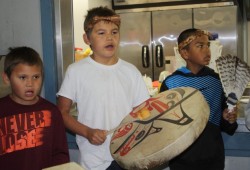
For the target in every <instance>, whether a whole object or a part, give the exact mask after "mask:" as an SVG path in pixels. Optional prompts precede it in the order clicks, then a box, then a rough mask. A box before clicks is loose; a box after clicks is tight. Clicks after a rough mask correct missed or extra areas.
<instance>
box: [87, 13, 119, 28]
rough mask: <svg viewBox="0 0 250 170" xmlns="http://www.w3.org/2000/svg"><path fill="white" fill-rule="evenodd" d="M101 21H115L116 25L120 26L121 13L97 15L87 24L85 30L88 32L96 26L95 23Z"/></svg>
mask: <svg viewBox="0 0 250 170" xmlns="http://www.w3.org/2000/svg"><path fill="white" fill-rule="evenodd" d="M100 21H104V22H113V23H114V24H115V25H117V26H118V27H120V24H121V18H120V16H119V15H113V16H106V17H103V16H95V17H94V18H93V19H92V20H91V21H90V22H89V24H88V25H87V28H86V29H85V32H87V31H88V30H90V29H92V28H93V27H94V25H95V24H96V23H98V22H100Z"/></svg>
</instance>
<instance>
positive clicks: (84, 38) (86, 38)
mask: <svg viewBox="0 0 250 170" xmlns="http://www.w3.org/2000/svg"><path fill="white" fill-rule="evenodd" d="M83 40H84V42H85V43H86V44H87V45H91V43H90V41H89V38H88V36H87V34H86V33H85V34H83Z"/></svg>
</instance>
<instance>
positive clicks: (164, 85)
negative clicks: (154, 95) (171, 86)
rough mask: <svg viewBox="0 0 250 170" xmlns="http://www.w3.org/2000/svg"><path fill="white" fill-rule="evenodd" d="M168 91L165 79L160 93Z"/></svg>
mask: <svg viewBox="0 0 250 170" xmlns="http://www.w3.org/2000/svg"><path fill="white" fill-rule="evenodd" d="M166 90H168V87H167V85H166V79H165V80H164V81H163V82H162V84H161V88H160V92H163V91H166Z"/></svg>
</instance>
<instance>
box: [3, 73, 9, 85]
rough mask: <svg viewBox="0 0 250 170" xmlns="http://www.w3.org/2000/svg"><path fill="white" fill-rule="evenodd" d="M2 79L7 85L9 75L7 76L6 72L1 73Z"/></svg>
mask: <svg viewBox="0 0 250 170" xmlns="http://www.w3.org/2000/svg"><path fill="white" fill-rule="evenodd" d="M2 79H3V82H4V83H5V84H6V85H9V84H10V79H9V77H8V76H7V74H6V73H2Z"/></svg>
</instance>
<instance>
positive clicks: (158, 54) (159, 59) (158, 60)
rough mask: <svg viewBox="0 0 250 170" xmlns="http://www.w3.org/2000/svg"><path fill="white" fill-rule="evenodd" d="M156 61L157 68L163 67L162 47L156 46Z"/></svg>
mask: <svg viewBox="0 0 250 170" xmlns="http://www.w3.org/2000/svg"><path fill="white" fill-rule="evenodd" d="M155 61H156V66H157V67H163V48H162V45H156V50H155Z"/></svg>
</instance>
